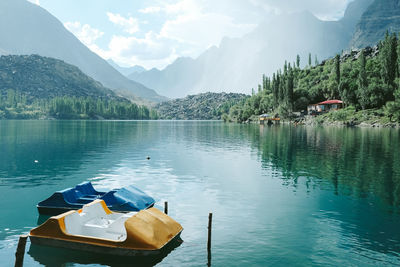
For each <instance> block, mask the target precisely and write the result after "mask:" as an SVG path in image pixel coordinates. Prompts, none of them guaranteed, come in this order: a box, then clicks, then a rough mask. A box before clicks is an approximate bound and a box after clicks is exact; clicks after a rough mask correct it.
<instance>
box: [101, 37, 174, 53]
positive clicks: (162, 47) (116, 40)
mask: <svg viewBox="0 0 400 267" xmlns="http://www.w3.org/2000/svg"><path fill="white" fill-rule="evenodd" d="M109 49H110V51H112V54H113V55H114V56H118V57H126V58H132V57H135V58H137V59H140V60H155V59H163V58H166V57H168V56H169V55H170V54H171V53H172V52H173V49H172V47H171V45H170V41H169V40H166V39H164V38H162V37H161V36H160V35H157V34H155V33H153V32H151V31H150V32H148V33H146V35H145V37H144V38H136V37H132V36H129V37H125V36H113V37H112V39H111V42H110V44H109Z"/></svg>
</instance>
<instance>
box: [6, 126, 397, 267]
mask: <svg viewBox="0 0 400 267" xmlns="http://www.w3.org/2000/svg"><path fill="white" fill-rule="evenodd" d="M0 149H1V150H0V208H1V210H2V212H3V213H2V216H0V257H1V258H4V259H10V258H11V259H12V257H11V256H12V255H13V253H14V252H15V246H16V242H17V241H16V240H17V238H18V234H20V233H26V232H27V231H28V230H29V229H30V228H32V227H35V226H36V224H37V223H40V222H41V221H38V219H40V218H38V214H37V210H36V203H37V202H39V201H40V200H42V199H44V198H46V197H48V196H49V195H51V194H52V193H53V192H54V191H56V190H60V189H63V188H67V187H71V186H74V185H76V184H78V183H81V182H82V181H87V180H91V181H92V182H93V184H94V185H95V187H97V188H98V189H111V188H117V187H121V186H124V185H127V184H134V185H136V186H138V187H139V188H141V189H143V190H144V191H145V192H146V193H148V194H149V195H151V196H153V197H154V198H155V199H156V201H157V203H156V207H158V208H160V209H162V203H163V202H164V201H168V203H169V212H170V215H171V217H173V218H174V219H176V220H177V221H178V222H180V223H181V224H182V226H183V227H184V231H183V233H182V237H183V239H184V240H185V243H183V244H182V245H181V246H179V247H178V248H176V249H175V250H173V252H172V253H171V254H169V255H168V257H165V258H163V259H162V261H161V262H160V263H159V264H160V265H165V266H199V265H206V264H207V250H206V238H207V215H208V213H209V212H213V214H214V222H213V254H212V264H213V265H216V266H230V265H235V264H236V265H241V266H252V265H253V266H257V265H261V266H265V265H288V266H289V265H358V266H360V265H361V266H376V265H390V264H393V265H396V264H397V265H400V257H399V252H400V228H399V227H398V226H399V222H400V214H399V207H400V202H399V198H400V191H399V190H400V166H399V162H400V133H399V131H396V130H391V129H348V128H311V127H290V126H286V125H281V126H278V127H275V126H272V127H260V126H259V125H238V124H223V123H220V122H181V121H172V122H166V121H159V122H142V121H140V122H135V121H131V122H129V121H127V122H118V121H115V122H102V121H98V122H94V121H87V122H84V121H44V122H41V121H0ZM147 155H149V156H151V160H147V159H146V156H147ZM35 159H37V160H38V163H35V162H34V160H35ZM11 207H12V208H11ZM35 250H37V251H36V252H37V253H35V252H34V251H35ZM40 251H41V249H35V248H34V247H32V253H31V251H30V253H29V255H28V256H27V257H26V262H27V266H37V265H41V264H47V265H52V264H53V265H55V266H57V265H61V264H64V263H67V262H70V263H74V262H78V263H81V264H89V263H97V264H100V265H111V264H115V262H114V261H113V260H111V261H108V262H107V261H96V259H94V258H95V257H91V256H84V257H82V255H80V256H79V253H78V255H76V254H74V253H72V255H73V257H72V258H68V256H62V255H61V254H66V255H68V254H69V253H67V252H65V251H64V252H62V253H61V252H60V253H58V252H54V255H56V256H54V257H53V256H52V255H50V256H51V260H50V261H49V262H46V260H47V258H46V257H44V255H46V251H47V250H43V251H42V252H40ZM49 254H53V253H49ZM10 255H11V256H10ZM57 255H58V256H57ZM57 257H59V258H60V260H59V261H58V260H57ZM116 262H117V261H116ZM8 263H10V264H8ZM11 264H12V260H9V261H7V262H6V263H5V265H11ZM144 264H147V263H144ZM149 264H155V262H150V263H149Z"/></svg>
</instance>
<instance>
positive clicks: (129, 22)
mask: <svg viewBox="0 0 400 267" xmlns="http://www.w3.org/2000/svg"><path fill="white" fill-rule="evenodd" d="M107 16H108V19H109V20H110V21H111V22H112V23H114V24H116V25H119V26H121V27H122V29H123V30H124V31H125V32H127V33H129V34H134V33H135V32H137V31H139V22H138V20H137V19H135V18H132V17H128V18H125V17H123V16H121V15H120V14H114V13H111V12H107Z"/></svg>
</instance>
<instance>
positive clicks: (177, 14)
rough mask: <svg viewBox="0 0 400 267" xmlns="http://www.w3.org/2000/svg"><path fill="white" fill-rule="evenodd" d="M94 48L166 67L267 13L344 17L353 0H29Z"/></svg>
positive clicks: (126, 60) (123, 60)
mask: <svg viewBox="0 0 400 267" xmlns="http://www.w3.org/2000/svg"><path fill="white" fill-rule="evenodd" d="M30 1H31V2H34V3H36V4H38V5H40V6H41V7H43V8H45V9H46V10H47V11H49V12H50V13H51V14H53V15H54V16H56V17H57V18H58V19H59V20H60V21H61V22H62V23H63V24H64V26H65V27H66V28H67V29H68V30H70V31H71V32H72V33H74V34H75V36H77V37H78V38H79V39H80V40H81V41H82V42H83V43H84V44H85V45H86V46H88V47H89V48H90V49H91V50H92V51H94V52H95V53H97V54H99V55H100V56H102V57H103V58H105V59H109V58H111V59H113V60H114V61H115V62H117V63H118V64H119V65H121V66H133V65H141V66H144V67H145V68H148V69H149V68H152V67H157V68H163V67H165V66H166V65H168V64H170V63H172V62H173V61H174V60H175V59H176V58H177V57H180V56H189V57H193V58H195V57H197V56H199V55H200V54H201V53H202V52H204V50H206V49H207V48H208V47H210V46H213V45H217V46H218V45H219V43H220V41H221V39H222V38H223V37H224V36H227V37H241V36H243V35H245V34H246V33H249V32H251V31H252V30H253V29H254V28H255V27H256V26H257V24H259V23H260V22H261V21H262V20H264V19H265V18H266V17H268V16H271V15H274V14H281V13H291V12H300V11H303V10H309V11H311V12H312V13H313V14H314V15H316V16H318V17H319V18H321V19H324V20H336V19H339V18H340V17H341V16H343V12H344V10H345V7H346V6H347V4H348V2H350V1H351V0H302V1H300V0H214V1H213V0H143V1H139V0H57V1H55V0H30Z"/></svg>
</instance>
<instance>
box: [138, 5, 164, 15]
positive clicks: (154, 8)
mask: <svg viewBox="0 0 400 267" xmlns="http://www.w3.org/2000/svg"><path fill="white" fill-rule="evenodd" d="M160 11H161V7H159V6H149V7H146V8H142V9H139V12H140V13H143V14H153V13H158V12H160Z"/></svg>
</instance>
